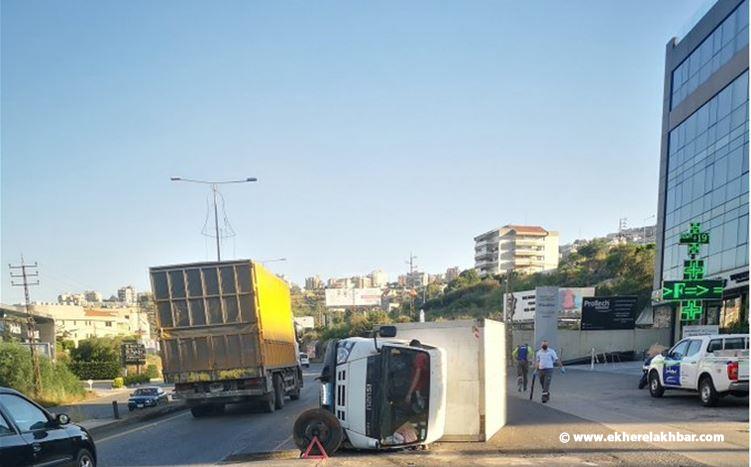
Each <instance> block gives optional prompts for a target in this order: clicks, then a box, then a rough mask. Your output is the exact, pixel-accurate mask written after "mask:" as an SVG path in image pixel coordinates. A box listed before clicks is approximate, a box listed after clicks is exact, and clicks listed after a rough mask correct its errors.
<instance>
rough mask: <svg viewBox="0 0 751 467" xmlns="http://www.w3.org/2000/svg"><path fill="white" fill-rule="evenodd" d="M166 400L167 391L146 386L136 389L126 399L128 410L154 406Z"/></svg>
mask: <svg viewBox="0 0 751 467" xmlns="http://www.w3.org/2000/svg"><path fill="white" fill-rule="evenodd" d="M165 402H167V393H166V392H164V390H163V389H162V388H158V387H146V388H139V389H136V391H135V392H134V393H132V394H131V395H130V399H128V410H131V411H133V410H136V409H143V408H146V407H156V406H157V405H159V404H163V403H165Z"/></svg>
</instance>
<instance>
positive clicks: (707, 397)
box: [699, 376, 720, 407]
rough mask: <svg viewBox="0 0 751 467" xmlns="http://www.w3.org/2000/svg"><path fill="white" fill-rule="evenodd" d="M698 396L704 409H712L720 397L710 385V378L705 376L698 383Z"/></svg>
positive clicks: (712, 385)
mask: <svg viewBox="0 0 751 467" xmlns="http://www.w3.org/2000/svg"><path fill="white" fill-rule="evenodd" d="M699 396H700V397H701V403H702V404H704V406H705V407H714V406H715V405H717V402H718V401H719V400H720V395H719V394H718V393H717V391H716V390H715V388H714V384H712V378H711V377H709V376H705V377H703V378H702V379H701V381H699Z"/></svg>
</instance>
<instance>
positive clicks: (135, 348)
mask: <svg viewBox="0 0 751 467" xmlns="http://www.w3.org/2000/svg"><path fill="white" fill-rule="evenodd" d="M122 356H123V363H125V364H126V365H128V364H130V365H143V364H144V363H146V346H144V345H143V344H138V343H135V342H126V343H124V344H123V345H122Z"/></svg>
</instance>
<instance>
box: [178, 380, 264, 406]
mask: <svg viewBox="0 0 751 467" xmlns="http://www.w3.org/2000/svg"><path fill="white" fill-rule="evenodd" d="M267 392H268V389H267V388H266V381H265V379H264V378H250V379H241V380H227V381H212V382H208V381H207V382H200V383H178V384H176V385H175V399H183V400H186V401H200V400H211V401H217V402H218V400H219V399H223V398H228V399H236V400H238V401H241V400H243V399H245V398H247V397H256V396H262V395H264V394H266V393H267Z"/></svg>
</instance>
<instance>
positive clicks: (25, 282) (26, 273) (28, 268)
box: [8, 255, 42, 397]
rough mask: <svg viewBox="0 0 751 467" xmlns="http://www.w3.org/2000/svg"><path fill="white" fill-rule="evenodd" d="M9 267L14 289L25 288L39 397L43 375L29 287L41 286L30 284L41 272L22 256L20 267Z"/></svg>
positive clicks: (27, 319)
mask: <svg viewBox="0 0 751 467" xmlns="http://www.w3.org/2000/svg"><path fill="white" fill-rule="evenodd" d="M8 267H9V268H10V285H12V286H14V287H23V294H24V309H25V311H26V333H27V338H28V340H29V348H30V349H31V364H32V368H33V370H34V375H33V377H34V393H35V395H36V397H39V396H40V395H41V394H42V374H41V371H40V369H39V355H37V349H36V342H35V341H36V323H35V321H34V317H33V316H32V314H31V311H30V310H29V305H30V304H31V300H30V298H29V287H30V286H34V285H39V279H35V280H34V282H29V279H30V278H34V277H39V271H37V263H36V262H34V264H33V265H29V264H26V263H25V262H24V259H23V255H21V264H20V265H16V266H14V265H12V264H9V265H8ZM14 270H20V271H21V273H20V274H19V273H15V274H14V273H13V271H14ZM13 279H21V281H22V282H21V283H18V282H16V281H14V280H13Z"/></svg>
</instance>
